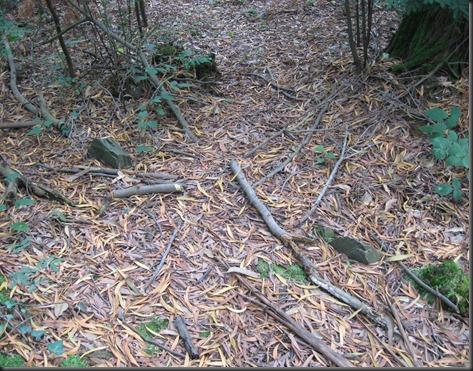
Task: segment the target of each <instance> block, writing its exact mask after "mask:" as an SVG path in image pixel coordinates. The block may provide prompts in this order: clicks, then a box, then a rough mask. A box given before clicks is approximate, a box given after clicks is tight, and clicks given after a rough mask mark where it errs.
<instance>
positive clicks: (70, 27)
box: [38, 18, 87, 46]
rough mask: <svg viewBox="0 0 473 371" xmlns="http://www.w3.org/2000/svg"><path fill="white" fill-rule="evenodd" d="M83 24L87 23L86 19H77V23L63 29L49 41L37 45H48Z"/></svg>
mask: <svg viewBox="0 0 473 371" xmlns="http://www.w3.org/2000/svg"><path fill="white" fill-rule="evenodd" d="M84 22H87V19H85V18H82V19H79V20H78V21H77V22H74V23H73V24H71V25H70V26H68V27H66V28H64V29H63V30H62V31H61V32H60V33H58V34H56V35H54V36H53V37H50V38H49V39H47V40H45V41H42V42H40V43H39V44H38V45H40V46H43V45H46V44H49V43H50V42H52V41H54V40H56V39H57V38H58V37H60V36H62V35H64V34H65V33H66V32H68V31H70V30H72V29H73V28H75V27H77V26H79V25H81V24H82V23H84Z"/></svg>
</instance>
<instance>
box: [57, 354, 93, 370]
mask: <svg viewBox="0 0 473 371" xmlns="http://www.w3.org/2000/svg"><path fill="white" fill-rule="evenodd" d="M61 367H68V368H75V367H89V364H88V363H87V361H86V360H85V359H84V358H81V357H80V356H78V355H75V354H74V355H71V356H69V357H67V358H66V359H64V360H62V362H61Z"/></svg>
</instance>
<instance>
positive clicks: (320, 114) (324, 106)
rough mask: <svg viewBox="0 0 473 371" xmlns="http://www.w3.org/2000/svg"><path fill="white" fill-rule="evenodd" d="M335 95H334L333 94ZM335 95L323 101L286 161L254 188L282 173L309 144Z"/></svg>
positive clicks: (259, 181)
mask: <svg viewBox="0 0 473 371" xmlns="http://www.w3.org/2000/svg"><path fill="white" fill-rule="evenodd" d="M335 94H336V93H335ZM335 94H331V95H330V96H329V97H327V98H326V99H325V102H324V104H323V106H322V109H321V110H320V112H319V114H318V116H317V118H316V119H315V122H314V124H313V125H312V127H311V128H310V130H309V132H308V133H307V134H306V136H305V137H304V139H303V140H302V141H301V143H300V144H299V145H298V146H297V148H296V149H295V150H294V152H292V153H291V154H290V155H289V156H288V157H287V158H286V160H284V161H283V163H282V164H280V165H279V166H277V167H276V168H275V169H274V170H273V171H271V172H270V173H269V174H267V175H266V176H264V177H262V178H261V179H260V180H258V181H257V182H256V183H255V184H254V186H255V187H258V186H260V185H261V184H263V183H264V182H265V181H267V180H268V179H269V178H272V177H273V176H274V175H276V174H277V173H279V172H280V171H282V170H283V169H284V168H285V167H286V165H287V164H289V163H290V162H291V161H292V160H294V158H295V157H296V156H297V155H298V154H299V152H300V151H301V150H302V149H303V148H304V147H305V146H306V145H307V143H309V141H310V139H311V138H312V135H313V134H314V132H315V129H316V128H317V126H319V124H320V122H321V121H322V118H323V117H324V114H325V112H326V111H327V109H328V106H329V103H330V101H331V100H332V98H333V97H334V96H335Z"/></svg>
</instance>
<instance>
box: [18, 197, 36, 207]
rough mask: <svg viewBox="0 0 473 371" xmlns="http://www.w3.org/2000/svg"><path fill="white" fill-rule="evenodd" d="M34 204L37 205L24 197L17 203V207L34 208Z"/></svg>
mask: <svg viewBox="0 0 473 371" xmlns="http://www.w3.org/2000/svg"><path fill="white" fill-rule="evenodd" d="M34 204H36V202H35V201H34V200H33V199H31V198H29V197H23V198H20V199H19V200H16V201H15V207H21V206H32V205H34Z"/></svg>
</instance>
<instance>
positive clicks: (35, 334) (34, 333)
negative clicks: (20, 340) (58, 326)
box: [31, 330, 46, 341]
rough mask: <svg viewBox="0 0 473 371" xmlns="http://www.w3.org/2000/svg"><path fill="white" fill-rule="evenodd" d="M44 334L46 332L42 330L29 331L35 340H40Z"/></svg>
mask: <svg viewBox="0 0 473 371" xmlns="http://www.w3.org/2000/svg"><path fill="white" fill-rule="evenodd" d="M45 334H46V332H45V331H44V330H33V331H31V336H32V337H33V339H35V340H36V341H40V340H41V339H42V338H43V337H44V335H45Z"/></svg>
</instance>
